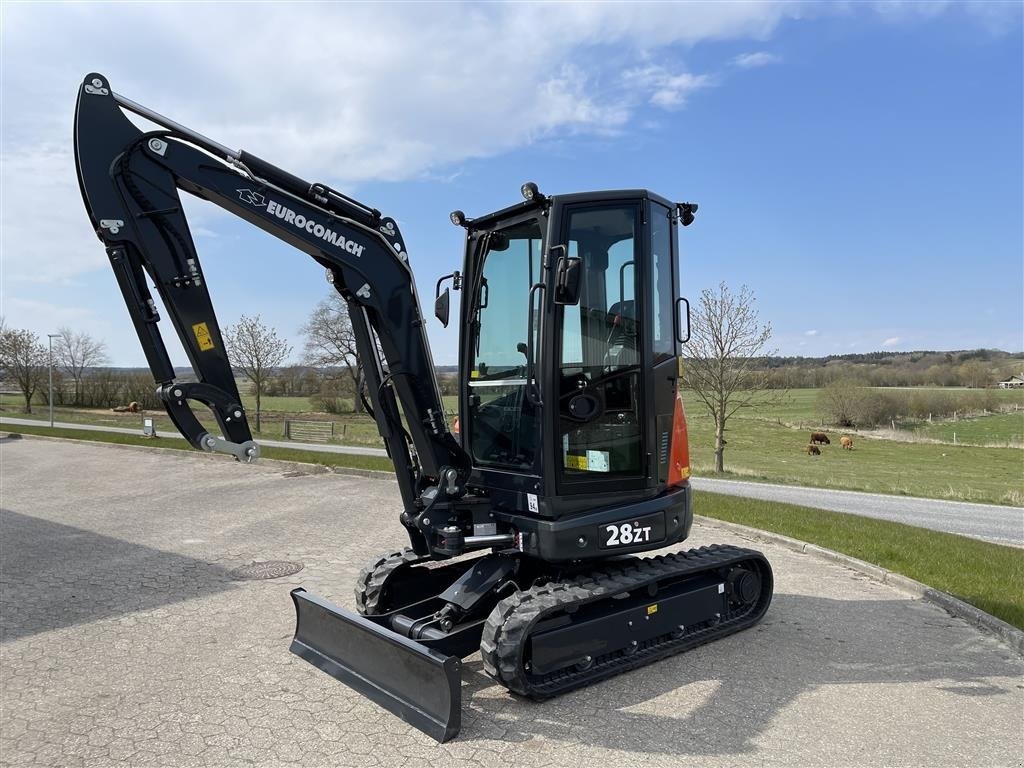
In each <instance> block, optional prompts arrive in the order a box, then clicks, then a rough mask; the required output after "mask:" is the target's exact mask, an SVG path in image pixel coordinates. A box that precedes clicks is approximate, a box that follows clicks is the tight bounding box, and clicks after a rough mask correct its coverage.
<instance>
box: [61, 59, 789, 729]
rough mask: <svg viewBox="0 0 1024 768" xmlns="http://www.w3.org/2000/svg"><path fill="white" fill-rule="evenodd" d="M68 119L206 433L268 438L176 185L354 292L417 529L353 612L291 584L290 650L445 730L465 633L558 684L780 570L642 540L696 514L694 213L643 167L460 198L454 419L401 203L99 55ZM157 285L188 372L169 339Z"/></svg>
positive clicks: (96, 207)
mask: <svg viewBox="0 0 1024 768" xmlns="http://www.w3.org/2000/svg"><path fill="white" fill-rule="evenodd" d="M128 113H134V114H135V115H138V116H141V117H143V118H145V119H146V120H148V121H149V122H150V123H153V124H156V125H157V126H159V127H160V128H159V130H155V131H143V130H142V129H140V128H139V127H138V126H137V125H135V124H134V123H133V122H132V121H131V120H129V118H128ZM74 141H75V163H76V169H77V172H78V180H79V185H80V187H81V191H82V198H83V202H84V203H85V207H86V210H87V212H88V214H89V217H90V220H91V222H92V225H93V228H94V231H95V233H96V235H97V237H98V238H99V239H100V241H101V242H102V243H103V245H104V247H105V249H106V253H107V256H108V258H109V260H110V264H111V267H112V269H113V272H114V275H115V278H116V280H117V284H118V286H119V288H120V290H121V293H122V296H123V297H124V301H125V305H126V307H127V309H128V317H129V319H130V320H131V322H132V324H133V325H134V327H135V331H136V333H137V334H138V337H139V341H140V343H141V345H142V349H143V351H144V353H145V355H146V359H147V362H148V363H149V367H150V369H151V370H152V372H153V377H154V380H155V383H156V387H157V395H158V396H159V397H160V399H161V400H162V402H163V404H164V406H165V408H166V409H167V412H168V414H169V415H170V417H171V419H172V421H173V422H174V424H175V426H176V427H177V428H178V430H179V431H180V432H181V433H182V435H183V436H184V437H185V438H186V439H187V440H188V441H189V442H190V443H191V445H192V446H193V447H195V448H197V449H200V450H204V451H209V452H214V453H225V454H228V455H231V456H233V457H234V458H235V459H236V460H239V461H244V462H250V461H253V460H255V459H257V458H258V456H259V446H258V445H257V443H256V441H255V440H254V439H253V435H252V431H251V430H250V428H249V424H248V419H247V414H246V412H245V408H244V405H243V403H242V398H241V397H240V395H239V392H238V388H237V385H236V383H235V377H234V373H233V369H232V365H231V360H230V359H229V357H228V354H227V352H226V350H225V347H224V340H223V338H222V336H221V332H220V326H219V322H218V319H217V316H216V313H215V311H214V308H213V303H212V299H211V296H210V286H209V285H208V282H207V279H206V275H205V273H204V271H203V266H202V260H201V257H200V254H199V253H198V252H197V250H196V247H195V243H194V241H193V239H192V236H191V233H190V230H189V225H188V221H187V218H186V215H185V211H184V208H183V206H182V204H181V198H180V194H181V193H182V192H185V193H188V194H191V195H194V196H196V197H198V198H201V199H203V200H207V201H209V202H210V203H212V204H214V205H217V206H219V207H220V208H222V209H224V210H225V211H227V212H228V213H230V214H233V215H235V216H237V217H239V218H241V219H243V220H244V221H247V222H249V223H250V224H252V225H253V226H256V227H259V228H260V229H263V230H264V231H266V232H268V233H269V234H271V235H273V236H274V237H277V238H278V239H280V240H281V241H283V242H285V243H287V244H289V245H291V246H293V247H294V248H295V249H296V250H298V251H300V252H303V253H306V254H307V255H308V256H310V257H311V258H313V259H314V260H315V261H316V262H318V263H319V264H320V265H321V266H323V267H324V269H325V271H326V274H327V278H328V281H329V282H330V283H331V285H332V286H333V288H334V290H336V291H337V292H338V293H339V294H340V296H341V297H342V298H343V300H344V301H345V303H346V306H347V308H348V315H349V319H350V321H351V323H352V330H353V333H354V336H355V340H356V346H357V348H358V352H359V358H360V366H361V368H362V372H363V375H364V377H365V381H366V395H367V397H368V399H369V403H370V410H371V411H372V415H373V418H374V420H375V422H376V424H377V428H378V431H379V432H380V435H381V439H382V441H383V443H384V445H385V447H386V448H387V451H388V455H389V456H390V457H391V459H392V462H393V464H394V470H395V478H396V481H397V486H398V494H399V497H400V505H401V509H400V510H399V513H398V520H399V522H400V524H401V526H402V527H403V528H404V530H405V532H406V534H407V536H408V546H402V547H396V548H395V549H392V550H389V551H387V552H384V553H382V554H381V555H380V556H379V557H377V558H375V559H374V560H373V561H372V562H370V563H369V564H367V566H366V567H365V568H364V569H363V571H362V572H361V573H360V575H359V578H358V579H357V582H356V586H355V600H354V607H355V608H356V611H355V612H353V611H350V610H346V609H345V608H343V607H340V606H338V605H335V604H332V603H330V602H328V601H326V600H324V599H323V598H320V597H317V596H315V595H311V594H309V593H308V592H306V591H305V590H303V589H295V590H293V591H292V593H291V598H292V601H293V603H294V607H295V615H296V627H295V636H294V638H293V640H292V643H291V650H292V652H294V653H295V654H297V655H298V656H300V657H301V658H303V659H305V660H307V661H309V662H310V663H312V664H313V665H315V666H316V667H317V668H319V669H321V670H323V671H326V672H328V673H329V674H331V675H332V676H334V677H335V678H337V679H338V680H341V681H342V682H344V683H346V684H348V685H349V686H351V687H352V688H354V689H356V690H358V691H360V692H361V693H363V694H365V695H366V696H368V697H369V698H371V699H372V700H374V701H376V702H377V703H379V704H380V705H381V706H383V707H384V708H386V709H387V710H389V711H391V712H393V713H395V714H397V715H398V716H400V717H402V718H403V719H405V720H406V721H408V722H409V723H411V724H413V725H414V726H416V727H417V728H419V729H421V730H422V731H424V732H425V733H428V734H430V735H431V736H433V737H434V738H436V739H438V740H439V741H445V740H447V739H450V738H452V737H454V736H455V735H456V734H457V733H458V731H459V728H460V725H461V719H460V718H461V709H460V701H461V672H460V670H461V660H462V659H463V658H465V657H466V656H469V655H471V654H474V653H477V652H479V653H480V655H481V657H482V659H483V665H484V669H485V671H486V672H487V673H488V674H489V675H490V676H491V677H493V678H494V679H495V680H496V681H497V682H498V683H499V684H501V685H503V686H505V687H506V688H508V689H509V690H510V691H513V692H515V693H518V694H521V695H523V696H527V697H529V698H533V699H545V698H549V697H551V696H556V695H558V694H561V693H564V692H566V691H569V690H572V689H574V688H578V687H581V686H584V685H589V684H591V683H594V682H597V681H599V680H603V679H605V678H607V677H610V676H611V675H615V674H619V673H621V672H624V671H627V670H630V669H634V668H636V667H639V666H642V665H645V664H648V663H651V662H654V661H656V660H657V659H660V658H663V657H665V656H668V655H671V654H674V653H678V652H680V651H684V650H686V649H688V648H691V647H694V646H696V645H699V644H702V643H706V642H709V641H711V640H714V639H716V638H718V637H722V636H725V635H728V634H732V633H733V632H737V631H739V630H742V629H744V628H746V627H749V626H751V625H753V624H754V623H756V622H757V621H758V620H759V619H760V618H761V616H762V615H763V614H764V612H765V611H766V610H767V608H768V604H769V602H770V601H771V594H772V572H771V568H770V566H769V565H768V562H767V561H766V560H765V559H764V557H763V556H762V555H761V554H760V553H758V552H754V551H752V550H747V549H741V548H738V547H732V546H715V547H704V548H701V549H699V550H690V551H689V552H676V553H674V554H668V555H660V556H658V557H652V558H641V557H639V555H640V554H642V553H644V552H648V551H650V550H654V549H661V548H664V547H667V546H669V545H672V544H675V543H677V542H680V541H682V540H684V539H685V538H686V537H687V535H688V534H689V531H690V526H691V523H692V513H691V497H690V487H689V482H688V481H689V473H690V468H689V452H688V446H687V436H686V422H685V418H684V415H683V407H682V399H681V397H680V394H679V391H678V379H679V370H680V369H679V358H678V355H679V352H680V343H682V342H684V341H685V340H686V338H687V337H688V334H689V317H688V305H687V304H686V301H685V299H682V298H680V296H679V292H678V286H679V278H680V276H679V271H678V270H679V267H678V252H677V227H676V223H677V221H678V222H680V223H682V224H683V225H684V226H685V225H688V224H690V223H691V222H692V221H693V217H694V212H695V211H696V210H697V206H696V205H695V204H692V203H678V204H677V203H672V202H670V201H669V200H667V199H665V198H663V197H659V196H658V195H655V194H653V193H651V192H648V191H646V190H623V191H613V192H590V193H582V194H569V195H555V196H550V197H549V196H546V195H543V194H541V192H540V190H539V189H538V187H537V185H535V184H532V183H528V184H524V185H523V187H522V190H521V192H522V195H523V198H524V200H523V202H520V203H518V204H516V205H513V206H511V207H508V208H505V209H502V210H500V211H496V212H494V213H489V214H486V215H482V216H478V217H477V218H468V217H467V216H466V215H465V214H464V213H462V212H461V211H455V212H453V213H452V214H451V220H452V222H453V223H454V224H456V225H458V226H460V227H462V228H463V229H464V232H465V258H464V261H463V265H462V270H461V272H453V273H452V274H451V275H449V276H447V277H450V278H451V279H452V286H453V287H454V288H456V289H459V290H462V291H463V295H462V301H461V302H460V317H459V322H460V343H459V371H460V374H459V375H460V388H459V422H460V429H459V431H458V434H457V435H454V434H452V432H451V431H450V430H449V427H448V422H449V417H450V414H448V413H447V412H446V409H445V407H444V403H443V401H442V399H441V395H440V392H439V389H438V386H437V381H436V377H435V374H434V364H433V360H432V357H431V353H430V345H429V341H428V339H427V334H426V331H425V327H424V326H425V322H426V321H425V319H424V317H423V315H422V313H421V311H420V305H419V299H418V297H417V294H416V289H415V281H414V279H413V272H412V268H411V265H410V256H409V253H408V249H407V244H406V242H405V239H404V237H403V236H402V233H401V231H400V230H399V227H398V223H397V222H396V220H395V219H393V218H391V217H387V216H384V215H383V214H382V213H381V212H380V211H378V210H376V209H375V208H372V207H371V206H368V205H366V204H364V203H361V202H359V201H357V200H354V199H352V198H351V197H348V196H347V195H345V194H343V193H342V192H339V191H338V190H335V189H332V188H331V187H330V186H328V185H326V184H323V183H319V182H309V181H306V180H304V179H302V178H300V177H298V176H295V175H294V174H291V173H289V172H287V171H284V170H282V169H280V168H278V167H276V166H274V165H272V164H271V163H269V162H267V161H265V160H263V159H261V158H260V157H257V156H256V155H253V154H252V153H249V152H246V151H244V150H233V149H231V148H229V147H227V146H225V145H223V144H220V143H218V142H216V141H213V140H212V139H209V138H207V137H205V136H203V135H202V134H200V133H197V132H196V131H193V130H191V129H189V128H187V127H185V126H183V125H181V124H179V123H177V122H175V121H173V120H171V119H169V118H167V117H164V116H163V115H161V114H159V113H157V112H155V111H153V110H151V109H149V108H147V107H144V106H142V105H141V104H138V103H136V102H134V101H132V100H130V99H128V98H126V97H124V96H121V95H119V94H117V93H115V92H114V91H113V89H112V88H111V86H110V83H109V81H108V80H107V78H106V77H104V76H103V75H101V74H98V73H92V74H89V75H87V76H86V78H85V80H84V81H83V83H82V85H81V87H80V89H79V94H78V103H77V107H76V110H75V132H74ZM239 275H240V277H239V279H243V278H244V274H243V273H239ZM443 283H444V279H442V280H440V281H438V286H437V296H436V303H435V311H436V313H437V315H438V316H439V317H440V318H442V319H445V320H446V319H447V318H448V314H449V310H448V298H449V295H450V293H449V290H450V289H446V292H445V293H444V294H442V293H441V292H440V288H441V285H442V284H443ZM151 285H152V290H155V291H156V292H157V293H158V294H159V297H160V299H161V300H162V303H163V306H164V309H165V311H166V314H167V316H168V318H167V319H168V320H169V321H170V325H171V327H172V329H173V331H174V332H175V333H176V334H177V336H178V339H179V340H180V342H181V344H182V347H183V349H184V350H185V353H186V355H187V356H188V359H189V362H190V363H191V365H192V369H193V374H194V377H193V378H191V379H184V378H182V377H180V375H179V372H178V371H177V370H176V369H175V367H174V366H173V365H172V364H171V360H170V356H169V354H168V351H167V348H166V346H165V343H164V340H163V336H162V328H164V327H166V323H165V322H163V320H162V318H161V316H160V313H159V312H158V310H157V303H156V301H155V300H154V296H153V294H152V292H151V287H150V286H151ZM194 405H199V406H201V408H203V409H208V410H209V411H210V412H212V414H213V416H214V418H215V420H216V424H217V427H216V428H212V427H208V426H206V425H205V424H204V423H202V422H201V421H200V420H199V419H198V418H197V417H196V414H195V413H194V412H193V406H194ZM207 422H208V420H207ZM211 429H214V432H211V431H210V430H211ZM217 431H219V432H220V434H215V432H217Z"/></svg>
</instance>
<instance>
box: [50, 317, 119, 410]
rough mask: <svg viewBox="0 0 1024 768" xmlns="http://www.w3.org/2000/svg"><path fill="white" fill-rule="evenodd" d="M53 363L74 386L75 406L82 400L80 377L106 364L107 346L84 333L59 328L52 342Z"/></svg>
mask: <svg viewBox="0 0 1024 768" xmlns="http://www.w3.org/2000/svg"><path fill="white" fill-rule="evenodd" d="M54 342H55V343H54V345H53V357H54V362H56V364H57V365H58V366H60V368H61V369H63V371H64V372H65V373H66V374H67V375H68V376H70V377H71V380H72V381H73V382H74V386H75V400H74V402H75V404H76V405H78V404H79V403H80V401H81V399H82V377H83V376H84V375H85V371H86V370H87V369H88V368H93V367H95V366H98V365H103V364H105V363H106V362H107V345H106V344H104V343H103V342H102V341H99V340H98V339H94V338H93V337H92V336H90V335H89V334H88V333H85V332H84V331H79V332H77V333H76V332H75V331H72V330H71V329H70V328H61V329H60V332H59V335H58V336H57V338H56V339H55V340H54Z"/></svg>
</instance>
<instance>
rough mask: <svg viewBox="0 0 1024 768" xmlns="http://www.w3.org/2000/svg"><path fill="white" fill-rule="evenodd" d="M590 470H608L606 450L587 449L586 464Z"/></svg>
mask: <svg viewBox="0 0 1024 768" xmlns="http://www.w3.org/2000/svg"><path fill="white" fill-rule="evenodd" d="M584 469H589V470H590V471H591V472H609V471H611V465H610V464H609V462H608V451H587V466H586V467H584Z"/></svg>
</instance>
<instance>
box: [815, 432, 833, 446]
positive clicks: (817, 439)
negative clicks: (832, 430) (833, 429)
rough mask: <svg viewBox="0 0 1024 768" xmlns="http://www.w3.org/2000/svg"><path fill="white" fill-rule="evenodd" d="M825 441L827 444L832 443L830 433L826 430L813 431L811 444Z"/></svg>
mask: <svg viewBox="0 0 1024 768" xmlns="http://www.w3.org/2000/svg"><path fill="white" fill-rule="evenodd" d="M814 443H823V444H825V445H831V444H832V443H831V441H829V439H828V435H826V434H825V433H824V432H811V444H812V445H813V444H814Z"/></svg>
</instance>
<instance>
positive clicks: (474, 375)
mask: <svg viewBox="0 0 1024 768" xmlns="http://www.w3.org/2000/svg"><path fill="white" fill-rule="evenodd" d="M469 378H471V379H479V378H480V371H478V370H477V369H476V368H474V369H473V370H472V371H470V372H469Z"/></svg>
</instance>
